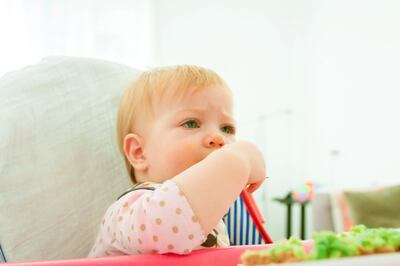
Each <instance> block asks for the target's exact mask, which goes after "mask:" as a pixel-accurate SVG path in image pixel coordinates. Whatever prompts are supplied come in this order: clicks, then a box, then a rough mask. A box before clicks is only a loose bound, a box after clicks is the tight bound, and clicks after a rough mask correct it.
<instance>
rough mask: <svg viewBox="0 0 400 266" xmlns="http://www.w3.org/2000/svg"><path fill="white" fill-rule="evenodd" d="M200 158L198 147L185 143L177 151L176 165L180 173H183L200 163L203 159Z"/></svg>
mask: <svg viewBox="0 0 400 266" xmlns="http://www.w3.org/2000/svg"><path fill="white" fill-rule="evenodd" d="M200 157H201V156H200V150H199V147H198V145H194V144H192V143H184V144H183V145H180V147H179V148H178V149H177V150H176V151H175V156H174V164H175V166H176V167H177V168H178V169H180V171H183V170H185V169H186V168H188V167H190V166H192V165H193V164H195V163H197V162H199V161H200V160H201V159H202V158H200Z"/></svg>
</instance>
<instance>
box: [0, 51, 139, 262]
mask: <svg viewBox="0 0 400 266" xmlns="http://www.w3.org/2000/svg"><path fill="white" fill-rule="evenodd" d="M138 73H139V71H137V70H135V69H132V68H130V67H128V66H124V65H119V64H116V63H112V62H106V61H102V60H96V59H87V58H73V57H48V58H45V59H43V60H42V61H41V62H40V63H39V64H37V65H33V66H29V67H26V68H24V69H22V70H19V71H15V72H11V73H8V74H6V75H4V76H3V77H2V78H1V79H0V114H1V115H0V181H1V182H0V195H1V200H0V245H1V247H2V250H3V252H4V255H5V257H6V259H7V261H21V260H38V259H40V260H48V259H66V258H79V257H85V256H86V255H87V254H88V252H89V249H90V248H91V246H92V244H93V241H94V238H95V235H96V234H97V230H98V226H99V221H100V219H101V216H102V215H103V214H104V212H105V210H106V208H107V207H108V206H109V205H110V204H111V203H112V202H113V201H114V200H116V198H117V197H118V195H120V194H121V193H122V192H124V191H125V190H126V189H127V188H129V186H130V181H129V177H128V175H127V173H126V171H125V167H124V162H123V159H122V157H121V155H120V154H119V151H118V148H117V144H116V140H115V121H116V107H117V104H118V101H119V97H120V95H121V93H122V90H123V89H124V88H125V87H126V86H127V84H128V83H129V82H130V81H131V80H132V79H134V78H135V77H136V75H137V74H138Z"/></svg>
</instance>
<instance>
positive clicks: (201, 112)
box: [175, 108, 236, 124]
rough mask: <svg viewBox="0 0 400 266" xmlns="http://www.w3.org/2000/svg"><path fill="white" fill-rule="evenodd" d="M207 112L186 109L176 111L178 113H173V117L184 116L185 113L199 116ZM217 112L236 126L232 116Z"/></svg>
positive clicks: (220, 111) (221, 111) (198, 109)
mask: <svg viewBox="0 0 400 266" xmlns="http://www.w3.org/2000/svg"><path fill="white" fill-rule="evenodd" d="M207 111H208V110H204V109H202V108H188V109H181V110H178V111H177V112H176V113H175V115H185V114H187V113H196V114H199V115H204V113H206V112H207ZM218 111H219V113H220V114H221V116H222V117H223V118H224V119H226V120H228V121H230V122H232V123H233V124H236V121H235V119H234V118H233V116H231V115H230V114H228V113H227V112H224V111H223V110H218Z"/></svg>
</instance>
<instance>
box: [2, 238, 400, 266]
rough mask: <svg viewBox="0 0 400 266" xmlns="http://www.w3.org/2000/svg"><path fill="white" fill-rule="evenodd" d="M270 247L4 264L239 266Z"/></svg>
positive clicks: (356, 260) (313, 265)
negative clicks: (245, 257)
mask: <svg viewBox="0 0 400 266" xmlns="http://www.w3.org/2000/svg"><path fill="white" fill-rule="evenodd" d="M303 244H304V246H305V249H306V250H310V249H311V247H312V241H310V240H306V241H303ZM268 246H270V245H254V246H233V247H229V248H211V249H202V250H196V251H193V252H192V253H191V254H189V255H185V256H181V255H175V254H165V255H137V256H118V257H105V258H95V259H72V260H54V261H32V262H19V263H12V262H9V263H5V264H4V265H5V266H39V265H44V266H53V265H54V266H67V265H72V266H77V265H82V266H100V265H101V266H103V265H110V266H128V265H135V266H136V265H138V266H141V265H146V266H147V265H150V266H151V265H162V266H180V265H182V266H183V265H190V266H196V265H206V266H210V265H218V266H224V265H226V266H230V265H235V266H236V265H238V264H239V265H240V255H241V254H242V253H243V252H245V251H246V250H261V249H265V248H267V247H268ZM336 265H341V266H350V265H351V266H376V265H379V266H399V265H400V253H391V254H382V255H369V256H359V257H351V258H342V259H334V260H321V261H312V262H302V263H284V264H274V266H336Z"/></svg>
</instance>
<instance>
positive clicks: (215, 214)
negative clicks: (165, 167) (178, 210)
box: [171, 141, 266, 234]
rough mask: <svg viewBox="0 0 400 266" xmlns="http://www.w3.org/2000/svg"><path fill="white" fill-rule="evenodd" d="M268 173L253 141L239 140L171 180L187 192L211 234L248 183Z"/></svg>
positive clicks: (194, 208) (200, 219)
mask: <svg viewBox="0 0 400 266" xmlns="http://www.w3.org/2000/svg"><path fill="white" fill-rule="evenodd" d="M265 176H266V175H265V164H264V160H263V157H262V154H261V152H260V151H259V150H258V149H257V147H256V146H255V145H253V144H251V143H248V142H243V141H238V142H235V143H233V144H229V145H226V146H224V147H222V148H220V149H218V150H216V151H215V152H212V153H211V154H210V155H209V156H208V157H206V158H205V159H204V160H202V161H201V162H199V163H197V164H195V165H194V166H192V167H190V168H188V169H186V170H185V171H183V172H182V173H180V174H179V175H177V176H175V177H174V178H172V179H171V180H172V181H173V182H174V183H176V184H177V185H178V187H179V188H180V190H182V192H183V193H184V194H185V196H186V198H187V200H188V202H189V203H190V206H191V207H192V209H193V211H194V213H195V214H196V215H197V217H198V219H199V222H200V224H201V226H202V228H203V229H204V231H205V233H206V234H208V233H209V232H211V230H212V229H213V228H214V227H215V226H216V225H217V223H218V221H219V220H220V219H221V218H222V217H223V215H224V214H225V213H226V212H227V210H228V209H229V207H230V206H231V204H232V203H233V202H234V200H235V199H236V198H237V197H238V195H239V194H240V192H241V191H242V190H243V189H244V188H245V187H246V185H247V184H256V183H260V182H262V181H263V180H264V178H265Z"/></svg>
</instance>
